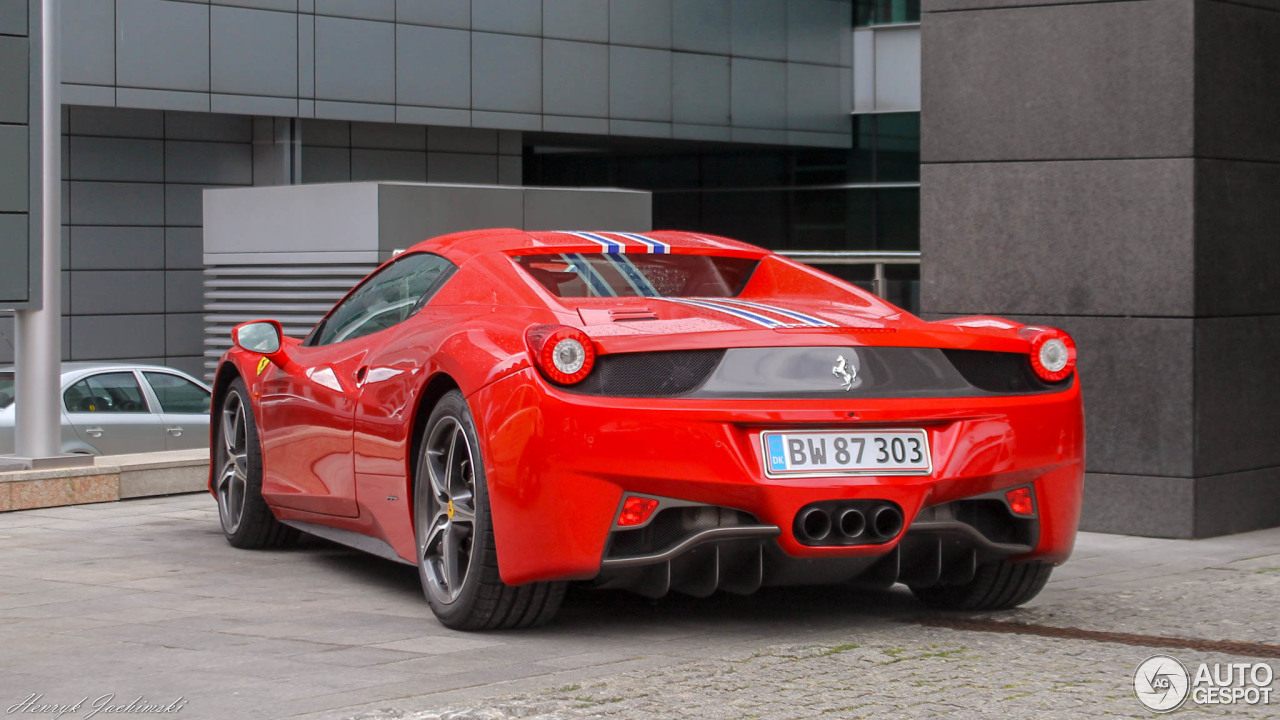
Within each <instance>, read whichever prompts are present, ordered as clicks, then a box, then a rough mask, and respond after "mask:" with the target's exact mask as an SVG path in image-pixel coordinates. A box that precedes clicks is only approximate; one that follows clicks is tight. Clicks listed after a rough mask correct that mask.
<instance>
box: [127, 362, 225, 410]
mask: <svg viewBox="0 0 1280 720" xmlns="http://www.w3.org/2000/svg"><path fill="white" fill-rule="evenodd" d="M142 375H143V376H144V377H146V378H147V382H149V383H151V389H152V390H154V391H155V393H156V399H157V400H159V401H160V409H161V410H162V411H164V412H167V413H185V414H188V415H192V414H199V415H203V414H205V413H207V412H209V391H208V390H205V389H204V388H202V387H200V386H199V385H197V384H195V383H193V382H191V381H190V380H188V379H186V378H183V377H178V376H177V375H170V374H169V373H160V372H144V373H142Z"/></svg>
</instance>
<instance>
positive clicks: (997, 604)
mask: <svg viewBox="0 0 1280 720" xmlns="http://www.w3.org/2000/svg"><path fill="white" fill-rule="evenodd" d="M1052 572H1053V566H1052V565H1050V564H1048V563H1042V562H1024V563H1011V562H1006V561H1000V562H996V563H990V564H986V565H979V566H978V570H977V572H976V573H974V576H973V579H972V580H970V581H969V582H967V583H965V584H964V585H934V586H932V587H919V588H917V587H913V588H911V592H912V593H913V594H915V596H916V599H918V600H919V601H920V602H922V603H924V604H925V605H928V606H929V607H934V608H938V609H940V610H1007V609H1008V608H1012V607H1017V606H1019V605H1021V604H1023V603H1025V602H1027V601H1029V600H1031V598H1034V597H1035V596H1036V595H1039V594H1040V591H1041V590H1043V589H1044V585H1045V583H1047V582H1049V574H1050V573H1052Z"/></svg>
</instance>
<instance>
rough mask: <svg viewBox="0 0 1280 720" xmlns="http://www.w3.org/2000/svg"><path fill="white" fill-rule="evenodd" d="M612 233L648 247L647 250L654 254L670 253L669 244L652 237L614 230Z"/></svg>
mask: <svg viewBox="0 0 1280 720" xmlns="http://www.w3.org/2000/svg"><path fill="white" fill-rule="evenodd" d="M613 234H614V235H617V236H619V237H624V238H626V239H628V240H634V241H636V242H638V243H640V244H642V245H644V246H646V247H648V248H649V252H650V253H652V254H654V255H663V254H670V253H671V246H670V245H668V244H666V243H664V242H662V241H661V240H654V239H653V238H650V237H645V236H644V235H637V234H635V233H624V232H615V233H613Z"/></svg>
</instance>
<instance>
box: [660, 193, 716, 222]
mask: <svg viewBox="0 0 1280 720" xmlns="http://www.w3.org/2000/svg"><path fill="white" fill-rule="evenodd" d="M653 227H654V228H656V229H660V230H694V231H695V232H696V231H697V230H703V229H704V228H703V227H702V194H701V193H699V192H696V191H692V192H659V193H654V194H653Z"/></svg>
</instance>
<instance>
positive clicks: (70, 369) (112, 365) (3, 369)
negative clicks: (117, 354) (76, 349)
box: [0, 361, 198, 379]
mask: <svg viewBox="0 0 1280 720" xmlns="http://www.w3.org/2000/svg"><path fill="white" fill-rule="evenodd" d="M87 370H144V371H153V370H159V371H164V372H172V373H178V374H181V375H185V376H187V377H194V376H193V375H191V373H188V372H184V371H182V370H179V369H178V368H175V367H169V366H168V365H153V364H150V363H130V362H90V361H77V362H64V363H62V374H63V375H66V374H68V373H78V372H84V371H87ZM14 371H15V366H13V365H0V373H9V372H14ZM197 379H198V378H197Z"/></svg>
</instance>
